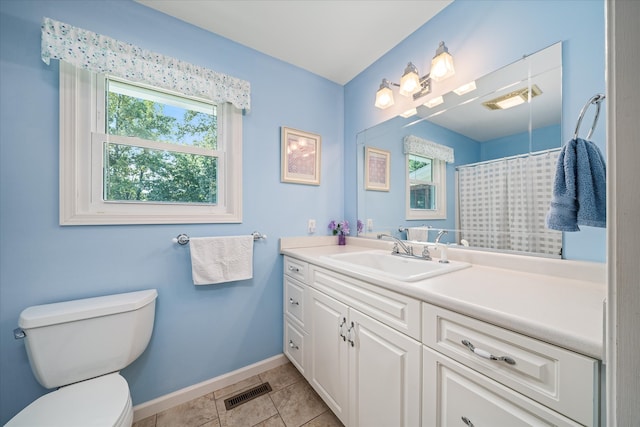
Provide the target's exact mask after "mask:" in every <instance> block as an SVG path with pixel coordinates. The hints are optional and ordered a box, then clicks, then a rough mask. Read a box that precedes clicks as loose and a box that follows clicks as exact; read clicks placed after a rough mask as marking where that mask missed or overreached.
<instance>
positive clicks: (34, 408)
mask: <svg viewBox="0 0 640 427" xmlns="http://www.w3.org/2000/svg"><path fill="white" fill-rule="evenodd" d="M132 422H133V408H132V404H131V396H130V394H129V385H128V384H127V381H126V380H125V379H124V378H123V377H122V376H121V375H120V374H119V373H117V372H116V373H112V374H108V375H103V376H100V377H97V378H94V379H91V380H86V381H81V382H79V383H75V384H72V385H69V386H66V387H62V388H60V389H58V390H56V391H53V392H51V393H48V394H45V395H44V396H42V397H40V398H39V399H38V400H36V401H35V402H33V403H31V404H30V405H29V406H27V407H26V408H24V409H23V410H22V411H21V412H20V413H18V414H17V415H16V416H15V417H13V418H12V419H11V420H10V421H9V422H8V423H7V424H6V425H5V427H18V426H25V427H27V426H28V427H36V426H47V427H49V426H50V427H54V426H60V427H75V426H77V427H92V426H94V427H116V426H117V427H121V426H127V427H130V426H131V424H132Z"/></svg>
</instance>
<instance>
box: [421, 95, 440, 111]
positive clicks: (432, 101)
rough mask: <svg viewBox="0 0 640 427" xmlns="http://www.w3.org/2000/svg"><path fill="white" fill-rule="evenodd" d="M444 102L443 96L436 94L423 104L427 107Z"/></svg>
mask: <svg viewBox="0 0 640 427" xmlns="http://www.w3.org/2000/svg"><path fill="white" fill-rule="evenodd" d="M443 102H444V98H442V97H441V96H436V97H435V98H433V99H430V100H428V101H427V102H425V103H424V104H423V105H424V106H425V107H427V108H433V107H435V106H438V105H440V104H442V103H443Z"/></svg>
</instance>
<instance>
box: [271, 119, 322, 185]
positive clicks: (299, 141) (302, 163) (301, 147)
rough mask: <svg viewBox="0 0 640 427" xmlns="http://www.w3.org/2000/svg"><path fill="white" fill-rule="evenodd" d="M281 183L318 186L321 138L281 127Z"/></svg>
mask: <svg viewBox="0 0 640 427" xmlns="http://www.w3.org/2000/svg"><path fill="white" fill-rule="evenodd" d="M281 139H282V147H281V156H282V161H281V165H280V167H281V177H280V180H281V181H282V182H292V183H295V184H307V185H320V157H321V148H322V147H321V145H322V138H321V137H320V135H316V134H313V133H309V132H303V131H300V130H296V129H291V128H287V127H282V132H281Z"/></svg>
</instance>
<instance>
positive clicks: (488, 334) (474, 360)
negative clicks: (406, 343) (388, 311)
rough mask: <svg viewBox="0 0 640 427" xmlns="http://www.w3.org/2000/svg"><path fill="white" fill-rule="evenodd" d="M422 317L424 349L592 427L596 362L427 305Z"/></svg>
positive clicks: (595, 413) (596, 398)
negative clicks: (433, 351)
mask: <svg viewBox="0 0 640 427" xmlns="http://www.w3.org/2000/svg"><path fill="white" fill-rule="evenodd" d="M422 315H423V330H422V333H423V343H424V344H426V345H427V346H429V347H431V348H433V349H434V350H436V351H439V352H440V353H443V354H445V355H447V356H449V357H450V358H452V359H454V360H456V361H458V362H460V363H462V364H464V365H466V366H468V367H470V368H472V369H475V370H476V371H478V372H481V373H483V374H485V375H486V376H488V377H490V378H492V379H494V380H496V381H498V382H500V383H502V384H504V385H506V386H508V387H511V388H512V389H514V390H517V391H519V392H520V393H522V394H524V395H526V396H528V397H530V398H532V399H534V400H536V401H538V402H540V403H542V404H543V405H546V406H548V407H550V408H552V409H554V410H556V411H558V412H560V413H562V414H565V415H566V416H568V417H569V418H571V419H573V420H575V421H578V422H579V423H581V424H584V425H586V426H593V425H597V420H598V419H599V417H598V408H599V393H598V392H597V390H599V369H600V364H599V361H597V360H595V359H591V358H589V357H586V356H583V355H580V354H577V353H574V352H572V351H569V350H566V349H563V348H560V347H557V346H554V345H551V344H548V343H545V342H542V341H539V340H537V339H534V338H530V337H527V336H524V335H521V334H518V333H515V332H511V331H508V330H506V329H503V328H500V327H497V326H494V325H491V324H488V323H485V322H482V321H479V320H476V319H472V318H470V317H467V316H463V315H460V314H458V313H454V312H451V311H449V310H445V309H443V308H440V307H435V306H433V305H430V304H427V303H423V313H422ZM488 357H495V358H497V360H496V359H492V358H488Z"/></svg>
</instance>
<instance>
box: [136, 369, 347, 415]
mask: <svg viewBox="0 0 640 427" xmlns="http://www.w3.org/2000/svg"><path fill="white" fill-rule="evenodd" d="M263 382H269V384H270V385H271V388H272V391H271V392H270V393H269V394H266V395H263V396H260V397H258V398H255V399H253V400H250V401H248V402H246V403H244V404H242V405H240V406H238V407H236V408H233V409H230V410H228V411H227V410H226V409H225V406H224V399H226V398H228V397H230V396H233V395H234V394H237V393H239V392H242V391H244V390H247V389H249V388H252V387H255V386H257V385H259V384H261V383H263ZM133 427H343V425H342V423H341V422H340V420H338V418H337V417H336V416H335V415H334V414H333V413H332V412H331V411H330V410H329V408H328V407H327V405H325V403H324V402H323V401H322V399H320V397H319V396H318V395H317V394H316V392H315V391H314V390H313V388H311V386H310V385H309V383H307V381H306V380H305V379H304V378H303V377H302V375H300V373H299V372H298V370H297V369H296V368H295V367H294V366H293V365H292V364H291V363H287V364H285V365H282V366H278V367H277V368H274V369H271V370H269V371H265V372H263V373H261V374H259V375H255V376H253V377H251V378H248V379H246V380H244V381H240V382H239V383H236V384H233V385H230V386H228V387H225V388H222V389H220V390H216V391H214V392H213V393H209V394H206V395H204V396H201V397H199V398H197V399H194V400H192V401H190V402H187V403H183V404H181V405H178V406H174V407H173V408H170V409H167V410H166V411H163V412H160V413H158V414H155V415H152V416H150V417H148V418H145V419H142V420H140V421H138V422H136V423H134V424H133Z"/></svg>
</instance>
